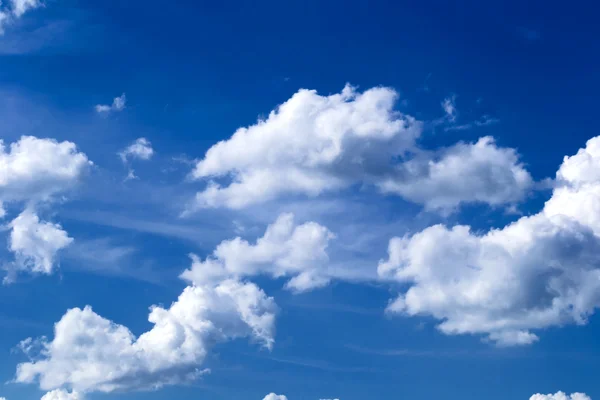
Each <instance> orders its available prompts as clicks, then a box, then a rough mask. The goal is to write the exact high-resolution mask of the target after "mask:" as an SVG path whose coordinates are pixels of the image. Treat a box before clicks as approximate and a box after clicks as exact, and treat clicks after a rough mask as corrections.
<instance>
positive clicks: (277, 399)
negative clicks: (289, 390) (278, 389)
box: [263, 393, 287, 400]
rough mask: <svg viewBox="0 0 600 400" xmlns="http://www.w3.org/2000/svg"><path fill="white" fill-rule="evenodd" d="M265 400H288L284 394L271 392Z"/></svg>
mask: <svg viewBox="0 0 600 400" xmlns="http://www.w3.org/2000/svg"><path fill="white" fill-rule="evenodd" d="M263 400H287V397H286V396H284V395H282V394H275V393H269V394H268V395H266V396H265V398H264V399H263Z"/></svg>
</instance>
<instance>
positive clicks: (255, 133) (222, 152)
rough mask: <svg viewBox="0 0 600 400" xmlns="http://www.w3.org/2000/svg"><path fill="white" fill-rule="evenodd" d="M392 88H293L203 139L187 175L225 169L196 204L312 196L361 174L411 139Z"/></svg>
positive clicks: (236, 204)
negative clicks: (245, 121)
mask: <svg viewBox="0 0 600 400" xmlns="http://www.w3.org/2000/svg"><path fill="white" fill-rule="evenodd" d="M396 97H397V93H396V92H395V91H394V90H392V89H389V88H384V87H378V88H373V89H369V90H367V91H365V92H363V93H359V92H357V91H356V89H355V88H353V87H351V86H346V87H345V88H344V90H343V91H342V92H341V93H337V94H333V95H330V96H320V95H319V94H317V92H316V91H314V90H300V91H298V92H297V93H296V94H294V95H293V96H292V97H291V98H290V99H289V100H288V101H286V102H285V103H283V104H282V105H280V106H279V107H278V108H277V109H276V110H274V111H272V112H271V113H270V115H269V117H268V118H267V119H266V120H263V121H259V122H258V123H257V124H256V125H253V126H250V127H248V128H240V129H238V130H237V131H236V132H235V134H234V135H233V136H232V137H231V138H230V139H229V140H225V141H221V142H219V143H217V144H216V145H214V146H213V147H211V148H210V149H209V150H208V151H207V152H206V156H205V157H204V159H203V160H201V161H200V162H198V164H197V165H196V168H195V169H194V171H193V173H192V176H193V177H194V178H196V179H200V178H216V177H222V176H226V175H229V176H231V178H232V180H233V181H232V182H231V183H230V184H229V185H228V186H226V187H222V186H221V185H219V184H217V183H214V182H213V183H211V184H210V185H209V187H208V188H207V189H206V190H205V191H204V192H201V193H199V194H198V197H197V201H198V205H199V206H201V207H216V206H226V207H231V208H241V207H245V206H247V205H250V204H255V203H260V202H264V201H267V200H271V199H274V198H276V197H278V196H280V195H284V194H306V195H310V196H316V195H318V194H320V193H323V192H325V191H330V190H337V189H341V188H344V187H347V186H348V185H351V184H353V183H355V182H356V181H359V180H363V179H368V177H369V176H370V175H373V174H375V175H376V174H377V173H378V171H379V170H380V169H381V168H386V167H387V164H388V162H389V157H391V156H393V155H401V154H403V153H404V152H405V151H406V150H408V149H410V148H412V147H413V146H414V142H415V139H416V138H417V137H418V136H419V135H420V133H421V125H420V123H419V122H417V121H416V120H415V119H414V118H412V117H409V116H404V115H402V114H401V113H399V112H396V111H394V108H393V107H394V104H395V101H396Z"/></svg>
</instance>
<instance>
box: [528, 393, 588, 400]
mask: <svg viewBox="0 0 600 400" xmlns="http://www.w3.org/2000/svg"><path fill="white" fill-rule="evenodd" d="M529 400H592V399H591V398H590V397H589V396H588V395H586V394H585V393H573V394H572V395H570V396H569V395H567V394H565V393H563V392H558V393H556V394H539V393H538V394H534V395H533V396H531V397H530V398H529Z"/></svg>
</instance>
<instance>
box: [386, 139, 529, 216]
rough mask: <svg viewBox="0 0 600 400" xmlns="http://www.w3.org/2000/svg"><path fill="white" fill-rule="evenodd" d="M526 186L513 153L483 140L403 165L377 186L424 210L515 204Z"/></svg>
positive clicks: (417, 158)
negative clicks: (469, 204) (473, 204)
mask: <svg viewBox="0 0 600 400" xmlns="http://www.w3.org/2000/svg"><path fill="white" fill-rule="evenodd" d="M532 184H533V180H532V178H531V175H529V173H528V172H527V171H526V170H525V168H524V167H523V165H522V164H521V163H520V162H519V157H518V155H517V154H516V152H515V151H514V150H513V149H510V148H501V147H498V146H497V145H496V143H495V142H494V139H493V138H491V137H489V136H488V137H483V138H481V139H479V140H478V141H477V142H476V143H472V144H471V143H458V144H456V145H454V146H452V147H449V148H447V149H443V150H438V151H437V152H435V154H423V155H421V156H418V157H416V158H414V159H412V160H410V161H406V162H404V163H402V164H401V165H399V166H398V167H397V172H396V174H395V175H394V176H390V177H388V178H384V179H382V181H381V182H380V183H379V184H378V186H379V187H380V188H381V190H382V191H383V192H387V193H390V192H391V193H395V194H398V195H400V196H402V197H404V198H406V199H408V200H410V201H413V202H415V203H419V204H423V205H425V208H427V209H430V210H451V209H452V208H454V207H456V206H457V205H459V204H460V203H462V202H471V203H487V204H490V205H502V204H507V203H516V202H518V201H520V200H521V199H523V197H524V196H525V194H526V193H527V192H528V190H529V189H530V188H531V186H532Z"/></svg>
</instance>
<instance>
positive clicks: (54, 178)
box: [0, 136, 92, 282]
mask: <svg viewBox="0 0 600 400" xmlns="http://www.w3.org/2000/svg"><path fill="white" fill-rule="evenodd" d="M91 165H92V162H91V161H89V160H88V158H87V156H86V155H85V154H83V153H81V152H79V151H78V150H77V147H76V146H75V144H74V143H72V142H67V141H65V142H57V141H56V140H53V139H39V138H36V137H33V136H23V137H21V138H20V139H19V140H18V141H17V142H14V143H12V144H11V145H10V146H9V147H8V148H7V146H5V144H4V142H3V141H2V140H0V218H4V217H5V216H6V211H5V209H4V203H9V202H16V203H26V204H27V205H26V208H25V210H24V211H23V212H22V213H21V214H20V215H19V216H17V217H16V218H15V219H14V220H13V221H12V222H10V223H9V224H8V225H7V227H8V228H9V229H10V236H9V246H8V247H9V250H10V251H12V252H13V253H14V254H15V261H14V262H12V263H8V264H5V265H4V269H6V270H8V275H7V277H6V278H5V280H4V282H10V281H12V280H13V279H14V277H15V275H16V274H17V273H18V272H23V271H28V272H31V273H37V274H50V273H51V272H52V271H53V269H54V260H55V256H56V253H57V252H58V251H59V250H61V249H62V248H64V247H66V246H67V245H68V244H69V243H71V241H72V240H73V239H72V238H70V237H69V236H68V235H67V233H66V232H65V231H64V230H63V229H62V228H61V227H60V225H57V224H53V223H50V222H45V221H40V219H39V217H38V215H37V214H36V212H35V208H36V205H37V204H39V203H41V202H49V201H51V200H52V199H53V198H54V197H55V196H56V195H58V194H59V193H61V192H64V191H66V190H68V189H70V188H71V187H73V186H74V185H75V184H76V183H77V182H78V181H79V180H80V179H81V177H82V176H83V175H84V174H85V173H86V172H87V170H88V169H89V167H90V166H91Z"/></svg>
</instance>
